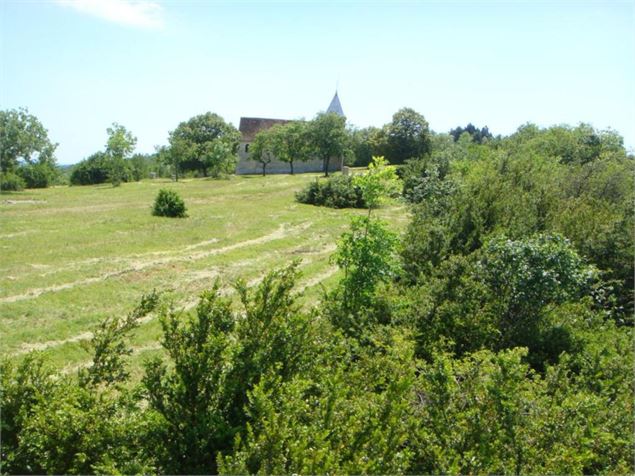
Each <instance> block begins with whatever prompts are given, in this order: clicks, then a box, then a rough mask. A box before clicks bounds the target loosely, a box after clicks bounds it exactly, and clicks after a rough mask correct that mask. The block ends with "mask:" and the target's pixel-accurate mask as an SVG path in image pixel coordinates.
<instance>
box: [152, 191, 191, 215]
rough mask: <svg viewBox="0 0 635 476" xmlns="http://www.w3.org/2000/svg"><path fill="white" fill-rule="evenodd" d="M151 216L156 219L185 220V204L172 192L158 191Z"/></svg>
mask: <svg viewBox="0 0 635 476" xmlns="http://www.w3.org/2000/svg"><path fill="white" fill-rule="evenodd" d="M152 214H153V215H154V216H158V217H173V218H185V217H186V216H187V214H186V213H185V203H184V202H183V199H182V198H181V197H180V196H179V194H178V193H176V192H175V191H174V190H165V189H161V190H159V194H158V195H157V198H156V199H155V200H154V208H153V209H152Z"/></svg>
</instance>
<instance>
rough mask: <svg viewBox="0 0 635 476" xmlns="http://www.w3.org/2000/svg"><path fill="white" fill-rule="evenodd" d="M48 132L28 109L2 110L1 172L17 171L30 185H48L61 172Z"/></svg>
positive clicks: (0, 139) (31, 186)
mask: <svg viewBox="0 0 635 476" xmlns="http://www.w3.org/2000/svg"><path fill="white" fill-rule="evenodd" d="M56 148H57V144H55V143H53V142H51V141H50V139H49V137H48V131H47V130H46V129H45V128H44V126H43V125H42V123H41V122H40V121H39V119H38V118H37V117H35V116H34V115H32V114H29V112H28V110H27V109H10V110H4V111H0V171H1V172H2V175H3V176H7V175H9V174H11V175H15V174H17V175H18V176H19V177H21V179H22V180H24V183H25V185H26V186H27V187H29V188H40V187H47V186H48V185H50V184H51V183H52V182H53V181H54V180H55V177H56V176H57V175H58V174H57V170H56V161H55V149H56Z"/></svg>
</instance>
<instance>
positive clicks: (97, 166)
mask: <svg viewBox="0 0 635 476" xmlns="http://www.w3.org/2000/svg"><path fill="white" fill-rule="evenodd" d="M109 170H110V166H109V164H108V157H107V156H106V154H105V153H104V152H96V153H94V154H93V155H91V156H90V157H88V158H87V159H85V160H82V161H81V162H80V163H79V164H77V165H76V166H75V167H73V171H72V172H71V177H70V182H71V185H95V184H100V183H106V182H107V181H108V174H109Z"/></svg>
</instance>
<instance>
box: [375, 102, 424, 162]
mask: <svg viewBox="0 0 635 476" xmlns="http://www.w3.org/2000/svg"><path fill="white" fill-rule="evenodd" d="M384 127H385V129H386V132H387V136H388V144H387V146H388V147H387V151H386V155H387V156H388V159H389V161H390V162H391V163H393V164H402V163H404V162H405V161H406V160H407V159H412V158H417V157H422V156H423V155H425V154H427V153H429V152H430V149H431V144H430V128H429V125H428V121H426V120H425V118H424V117H423V116H422V115H421V114H419V113H418V112H417V111H415V110H414V109H410V108H407V107H406V108H403V109H400V110H399V111H397V112H396V113H395V114H394V115H393V116H392V122H391V123H390V124H388V125H387V126H384Z"/></svg>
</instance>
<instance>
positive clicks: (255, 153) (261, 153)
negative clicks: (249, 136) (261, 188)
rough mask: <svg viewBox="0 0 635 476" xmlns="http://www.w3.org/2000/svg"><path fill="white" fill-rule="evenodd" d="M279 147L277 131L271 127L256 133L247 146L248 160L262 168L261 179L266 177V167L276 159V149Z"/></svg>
mask: <svg viewBox="0 0 635 476" xmlns="http://www.w3.org/2000/svg"><path fill="white" fill-rule="evenodd" d="M272 129H273V130H272ZM280 147H281V142H280V141H279V137H278V134H277V130H276V129H274V128H273V127H272V128H270V129H265V130H262V131H260V132H258V133H257V134H256V137H254V141H253V142H252V143H251V145H250V146H249V158H250V159H251V160H253V161H255V162H258V163H259V164H260V165H261V166H262V176H263V177H264V176H265V175H267V165H269V164H270V163H271V162H273V160H274V159H275V157H276V154H275V150H276V148H278V149H279V148H280Z"/></svg>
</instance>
